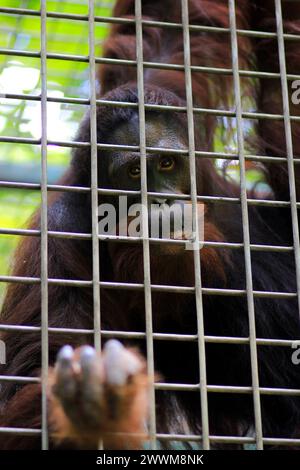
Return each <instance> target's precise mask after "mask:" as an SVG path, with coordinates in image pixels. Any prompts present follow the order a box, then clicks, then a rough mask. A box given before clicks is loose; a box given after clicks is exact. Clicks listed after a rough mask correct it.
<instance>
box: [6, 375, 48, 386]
mask: <svg viewBox="0 0 300 470" xmlns="http://www.w3.org/2000/svg"><path fill="white" fill-rule="evenodd" d="M0 382H15V383H24V384H27V383H28V384H31V383H33V384H34V383H40V382H41V380H40V378H39V377H21V376H15V375H0Z"/></svg>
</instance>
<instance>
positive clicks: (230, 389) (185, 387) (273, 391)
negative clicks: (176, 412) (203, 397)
mask: <svg viewBox="0 0 300 470" xmlns="http://www.w3.org/2000/svg"><path fill="white" fill-rule="evenodd" d="M199 388H200V384H174V383H156V384H155V389H156V390H167V391H181V392H198V391H199ZM207 391H208V392H210V393H233V394H252V393H253V388H252V387H250V386H249V387H242V386H234V385H207ZM259 392H260V393H261V394H262V395H276V396H278V395H279V396H300V389H289V388H279V387H274V388H271V387H259Z"/></svg>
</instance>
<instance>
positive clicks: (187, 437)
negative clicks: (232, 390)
mask: <svg viewBox="0 0 300 470" xmlns="http://www.w3.org/2000/svg"><path fill="white" fill-rule="evenodd" d="M0 434H12V435H16V436H37V435H41V429H30V428H10V427H0ZM156 438H157V439H158V440H160V441H179V442H201V441H202V437H201V436H199V435H195V434H161V433H158V434H156ZM209 440H210V441H211V442H214V443H224V444H226V443H227V444H254V443H255V439H254V438H253V437H239V436H215V435H210V436H209ZM263 443H264V444H267V445H287V446H289V445H290V446H293V445H296V446H299V445H300V439H286V438H270V437H267V438H266V437H265V438H263Z"/></svg>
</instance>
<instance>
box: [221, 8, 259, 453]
mask: <svg viewBox="0 0 300 470" xmlns="http://www.w3.org/2000/svg"><path fill="white" fill-rule="evenodd" d="M229 19H230V35H231V52H232V68H233V83H234V95H235V106H236V120H237V121H236V122H237V123H236V127H237V140H238V154H239V162H240V180H241V181H240V192H241V209H242V223H243V240H244V256H245V271H246V291H247V304H248V318H249V339H250V358H251V373H252V388H253V402H254V420H255V435H256V446H257V449H258V450H262V449H263V433H262V419H261V404H260V393H259V376H258V361H257V345H256V327H255V309H254V297H253V281H252V266H251V251H250V231H249V216H248V205H247V189H246V168H245V149H244V136H243V118H242V100H241V85H240V74H239V57H238V40H237V31H236V12H235V0H229Z"/></svg>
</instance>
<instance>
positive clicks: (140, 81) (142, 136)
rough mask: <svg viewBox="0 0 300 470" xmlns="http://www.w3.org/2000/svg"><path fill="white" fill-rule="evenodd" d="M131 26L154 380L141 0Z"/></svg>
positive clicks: (152, 433)
mask: <svg viewBox="0 0 300 470" xmlns="http://www.w3.org/2000/svg"><path fill="white" fill-rule="evenodd" d="M135 24H136V60H137V86H138V100H139V103H138V110H139V140H140V157H141V201H142V207H143V210H142V236H143V262H144V293H145V315H146V316H145V318H146V341H147V368H148V374H149V375H150V377H153V378H154V351H153V324H152V299H151V277H150V244H149V226H148V196H147V162H146V129H145V128H146V120H145V119H146V118H145V96H144V68H143V29H142V5H141V0H135ZM149 412H150V413H149V437H150V445H151V449H156V415H155V389H154V386H151V389H150V410H149Z"/></svg>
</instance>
